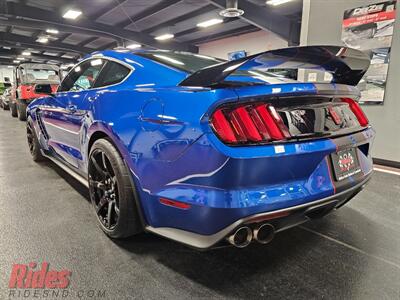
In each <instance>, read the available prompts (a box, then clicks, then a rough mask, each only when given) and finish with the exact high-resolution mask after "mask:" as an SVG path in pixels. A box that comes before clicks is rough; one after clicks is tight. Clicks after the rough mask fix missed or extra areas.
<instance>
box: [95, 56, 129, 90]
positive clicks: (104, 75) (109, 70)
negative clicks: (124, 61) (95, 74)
mask: <svg viewBox="0 0 400 300" xmlns="http://www.w3.org/2000/svg"><path fill="white" fill-rule="evenodd" d="M129 72H130V69H129V68H127V67H125V66H123V65H121V64H119V63H116V62H113V61H107V64H106V66H105V67H104V69H103V70H102V71H101V73H100V76H99V78H98V79H97V80H96V83H95V87H102V86H108V85H112V84H117V83H120V82H121V81H122V80H124V79H125V77H126V76H128V74H129Z"/></svg>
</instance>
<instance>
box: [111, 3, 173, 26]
mask: <svg viewBox="0 0 400 300" xmlns="http://www.w3.org/2000/svg"><path fill="white" fill-rule="evenodd" d="M178 2H181V0H164V1H161V2H159V3H157V4H156V5H152V6H150V7H149V8H147V9H145V10H143V11H142V12H140V13H139V14H137V15H135V16H129V15H127V16H126V17H127V18H128V19H127V20H124V21H122V22H119V23H117V24H116V26H118V27H122V28H125V27H126V26H128V25H129V24H132V23H135V22H138V21H140V20H142V19H145V18H148V17H151V16H153V15H155V14H157V13H159V12H160V11H162V10H164V9H166V8H168V7H170V6H171V5H174V4H176V3H178ZM124 13H125V11H124Z"/></svg>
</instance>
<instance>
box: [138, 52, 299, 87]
mask: <svg viewBox="0 0 400 300" xmlns="http://www.w3.org/2000/svg"><path fill="white" fill-rule="evenodd" d="M135 54H137V55H140V56H143V57H146V58H149V59H151V60H154V61H157V62H159V63H162V64H164V65H167V66H170V67H173V68H176V69H179V70H182V71H185V72H188V73H194V72H196V71H198V70H200V69H203V68H206V67H209V66H212V65H216V64H219V63H223V62H226V60H223V59H218V58H214V57H211V56H206V55H201V54H194V53H189V52H171V51H148V52H138V53H135ZM296 80H297V70H286V69H269V70H268V71H258V70H257V71H250V70H249V71H246V70H236V71H235V72H233V73H232V74H231V75H230V76H228V77H227V78H226V79H225V81H241V82H255V83H270V84H276V83H288V82H296Z"/></svg>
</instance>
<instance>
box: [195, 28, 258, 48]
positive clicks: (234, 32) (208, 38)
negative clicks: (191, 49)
mask: <svg viewBox="0 0 400 300" xmlns="http://www.w3.org/2000/svg"><path fill="white" fill-rule="evenodd" d="M259 30H260V29H259V28H257V27H254V26H253V25H247V26H245V27H241V28H235V29H232V30H228V31H224V32H220V33H216V34H213V35H209V36H206V37H202V38H199V39H195V40H191V41H190V43H192V44H193V45H198V44H201V43H207V42H212V41H215V40H219V39H222V38H227V37H232V36H236V35H239V34H244V33H249V32H254V31H259Z"/></svg>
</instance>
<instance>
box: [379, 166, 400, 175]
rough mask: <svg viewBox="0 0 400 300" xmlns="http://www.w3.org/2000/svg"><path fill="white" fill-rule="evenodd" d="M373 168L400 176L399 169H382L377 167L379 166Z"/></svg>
mask: <svg viewBox="0 0 400 300" xmlns="http://www.w3.org/2000/svg"><path fill="white" fill-rule="evenodd" d="M374 170H375V171H378V172H383V173H388V174H393V175H398V176H400V171H394V170H387V169H382V168H379V167H374Z"/></svg>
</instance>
